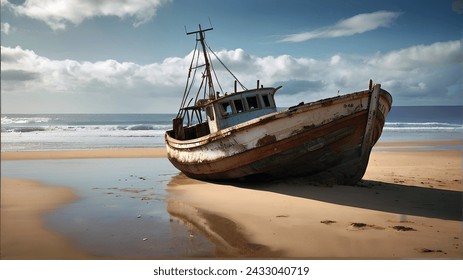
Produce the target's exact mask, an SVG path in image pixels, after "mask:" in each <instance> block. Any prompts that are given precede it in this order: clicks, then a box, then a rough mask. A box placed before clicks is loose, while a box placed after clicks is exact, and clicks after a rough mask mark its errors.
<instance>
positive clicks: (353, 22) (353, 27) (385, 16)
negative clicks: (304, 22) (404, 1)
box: [281, 11, 400, 42]
mask: <svg viewBox="0 0 463 280" xmlns="http://www.w3.org/2000/svg"><path fill="white" fill-rule="evenodd" d="M399 15H400V13H397V12H390V11H378V12H374V13H368V14H358V15H356V16H353V17H351V18H348V19H344V20H341V21H339V22H337V23H336V24H335V25H332V26H326V27H321V28H318V29H315V30H313V31H308V32H302V33H297V34H291V35H287V36H285V37H284V38H283V39H282V40H281V41H282V42H302V41H307V40H311V39H315V38H334V37H344V36H352V35H355V34H360V33H364V32H367V31H371V30H375V29H377V28H379V27H388V26H390V25H391V24H392V22H393V20H395V19H396V18H397V17H398V16H399Z"/></svg>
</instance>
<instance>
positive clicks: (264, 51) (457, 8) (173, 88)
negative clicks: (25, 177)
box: [1, 0, 463, 113]
mask: <svg viewBox="0 0 463 280" xmlns="http://www.w3.org/2000/svg"><path fill="white" fill-rule="evenodd" d="M209 19H210V21H211V23H212V26H213V28H214V30H213V31H211V32H208V33H207V40H208V43H209V45H210V46H211V47H212V48H213V49H214V50H215V51H216V53H217V54H218V56H219V57H220V58H221V60H222V61H224V62H225V63H226V64H227V65H228V66H229V68H230V69H231V70H232V71H233V72H234V74H235V75H236V76H237V77H238V78H239V79H240V80H241V81H242V82H243V83H244V84H245V85H246V86H247V87H249V88H250V87H253V86H254V85H255V83H256V80H257V79H259V80H260V81H261V83H262V84H264V85H268V86H270V85H272V86H278V85H283V88H282V89H281V90H280V91H279V92H278V93H277V102H278V105H279V106H291V105H294V104H297V103H299V102H300V101H305V102H308V101H314V100H317V99H320V98H326V97H330V96H333V95H336V94H337V92H338V91H339V92H340V93H349V92H352V91H358V90H363V89H365V88H366V87H367V86H368V80H369V79H373V80H374V81H375V82H377V83H381V84H382V86H383V88H385V89H386V90H388V91H389V92H390V93H391V94H392V95H393V97H394V105H395V106H401V105H455V104H458V105H463V95H462V83H463V82H462V62H463V54H462V50H461V40H462V35H463V33H462V22H463V1H462V0H456V1H454V0H445V1H439V0H434V1H427V0H421V1H404V0H399V1H395V0H392V1H350V0H347V1H346V0H328V1H326V0H325V1H305V0H284V1H281V0H245V1H242V0H238V1H225V0H224V1H220V0H216V1H213V0H202V1H198V0H190V1H188V0H171V1H169V0H146V1H135V0H134V1H130V0H100V1H92V0H61V1H59V0H29V1H20V0H9V1H7V0H1V24H2V32H1V46H2V49H1V52H2V58H1V59H2V60H1V64H2V65H1V66H2V67H1V71H2V72H1V79H2V80H1V101H2V102H1V109H2V113H166V112H176V111H177V109H178V105H179V103H180V99H181V97H182V94H183V88H184V83H185V80H186V71H187V67H188V65H189V55H190V52H191V50H192V48H193V47H194V43H195V42H194V37H192V36H186V35H185V27H186V29H187V30H188V31H192V30H195V29H196V28H197V26H198V24H202V25H203V26H204V27H209V26H210V22H209ZM219 71H220V70H219ZM228 78H230V79H228ZM227 79H228V80H226V81H224V83H223V85H225V87H231V86H232V83H233V79H232V78H231V77H227ZM230 90H231V88H230Z"/></svg>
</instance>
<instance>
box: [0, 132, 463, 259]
mask: <svg viewBox="0 0 463 280" xmlns="http://www.w3.org/2000/svg"><path fill="white" fill-rule="evenodd" d="M461 144H462V142H461V141H452V142H432V143H431V142H429V143H428V142H423V143H421V142H420V143H393V144H389V143H385V144H384V145H378V146H379V147H380V148H381V147H384V148H385V149H384V150H383V149H380V150H374V151H373V153H372V155H371V157H370V163H369V166H368V169H367V173H366V174H365V176H364V179H363V180H362V181H361V182H360V183H359V184H358V185H357V186H339V185H334V186H321V185H319V186H312V185H308V184H307V183H306V182H305V181H304V179H303V178H295V179H291V180H286V181H278V182H272V183H265V184H264V183H252V184H251V183H220V184H218V183H208V182H203V181H197V180H193V179H190V178H187V177H185V176H184V175H182V174H179V175H175V176H173V178H172V179H171V180H170V182H169V184H168V190H169V193H170V195H169V198H168V207H167V211H168V212H169V213H170V214H171V215H172V216H173V217H178V218H181V219H182V220H184V221H185V222H186V223H188V224H191V225H194V226H195V227H197V228H198V229H199V230H201V231H202V232H204V233H205V234H206V235H207V236H209V238H210V239H211V240H212V241H213V242H214V243H215V244H216V256H218V257H233V258H235V257H239V258H245V257H256V258H267V257H271V258H316V259H346V258H347V259H351V258H354V259H410V258H412V259H462V258H463V249H462V247H461V240H462V238H463V234H462V192H463V176H462V152H461V151H459V150H448V149H446V150H439V149H437V148H436V149H435V150H433V149H432V148H431V149H429V148H427V149H413V148H410V147H416V146H435V147H439V146H442V145H461ZM130 157H132V158H138V157H165V149H163V148H154V149H114V150H86V151H62V152H60V151H56V152H8V153H6V152H2V161H6V160H25V159H64V158H130ZM2 176H5V177H7V176H6V175H5V174H2ZM5 177H2V186H1V187H2V188H1V195H2V201H1V215H2V224H1V233H2V237H1V245H2V247H1V257H2V259H55V258H57V259H69V258H71V259H85V258H90V259H91V258H92V257H91V255H89V254H86V253H85V252H83V251H82V250H81V249H80V248H77V247H76V246H75V245H74V244H73V242H72V241H71V240H69V239H67V238H66V237H65V236H60V235H58V234H56V233H54V232H52V231H51V230H50V229H49V228H46V227H45V225H44V223H43V221H42V219H41V217H42V215H43V214H44V213H45V212H47V211H53V209H56V208H57V207H60V206H61V205H63V204H64V203H67V202H70V201H72V200H73V199H76V197H75V195H73V194H72V192H70V193H69V191H66V190H67V189H66V188H63V187H55V186H43V185H40V184H39V183H37V182H31V181H29V180H22V179H21V180H19V179H9V178H5ZM39 195H40V197H46V198H47V199H40V200H36V199H35V198H36V197H37V196H39ZM31 201H34V202H33V203H31ZM38 201H40V203H38ZM31 236H34V237H33V238H32V237H31ZM38 240H47V241H46V242H45V241H44V242H38ZM31 246H32V247H31ZM34 246H35V247H34ZM37 246H38V247H37ZM115 257H117V256H115Z"/></svg>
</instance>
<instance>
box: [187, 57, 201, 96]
mask: <svg viewBox="0 0 463 280" xmlns="http://www.w3.org/2000/svg"><path fill="white" fill-rule="evenodd" d="M199 57H200V55H199V53H198V56H197V57H196V65H195V71H194V73H193V79H192V81H191V84H190V88H189V89H188V94H189V93H190V92H191V89H192V88H193V85H194V83H195V81H196V79H195V78H196V71H197V70H198V62H199ZM199 87H200V88H201V87H202V83H201V85H200V86H199ZM197 95H198V94H196V96H197Z"/></svg>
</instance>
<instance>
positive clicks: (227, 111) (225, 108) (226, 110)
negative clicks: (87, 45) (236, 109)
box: [220, 102, 233, 116]
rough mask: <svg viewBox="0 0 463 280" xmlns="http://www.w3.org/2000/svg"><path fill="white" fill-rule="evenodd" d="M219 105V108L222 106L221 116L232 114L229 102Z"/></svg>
mask: <svg viewBox="0 0 463 280" xmlns="http://www.w3.org/2000/svg"><path fill="white" fill-rule="evenodd" d="M220 105H221V108H222V115H223V116H228V115H230V114H233V109H232V107H231V105H230V103H228V102H223V103H221V104H220Z"/></svg>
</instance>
